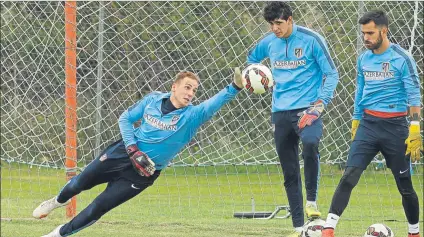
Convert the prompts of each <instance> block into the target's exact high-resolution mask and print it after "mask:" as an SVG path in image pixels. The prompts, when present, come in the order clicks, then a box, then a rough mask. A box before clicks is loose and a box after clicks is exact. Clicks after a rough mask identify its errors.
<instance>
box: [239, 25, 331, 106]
mask: <svg viewBox="0 0 424 237" xmlns="http://www.w3.org/2000/svg"><path fill="white" fill-rule="evenodd" d="M265 58H269V59H270V62H271V70H272V74H273V78H274V81H275V83H276V84H275V87H274V90H273V95H272V112H277V111H286V110H294V109H299V108H306V107H309V106H310V105H311V103H313V102H315V101H317V100H318V99H321V100H322V101H323V102H324V104H325V105H327V104H328V103H329V102H330V100H331V99H332V98H333V92H334V90H335V88H336V86H337V83H338V81H339V74H338V72H337V69H336V66H335V64H334V62H333V60H332V59H331V57H330V53H329V51H328V48H327V45H326V43H325V40H324V38H323V37H322V36H321V35H319V34H318V33H316V32H314V31H312V30H310V29H308V28H305V27H302V26H297V25H296V24H293V32H292V33H291V35H290V36H289V37H288V38H278V37H277V36H275V34H274V33H270V34H269V35H267V36H265V37H264V38H263V39H262V40H260V41H259V43H258V44H257V45H256V46H255V47H254V48H253V49H251V50H250V51H249V54H248V56H247V63H249V64H252V63H260V62H261V61H262V60H263V59H265ZM324 78H325V80H324Z"/></svg>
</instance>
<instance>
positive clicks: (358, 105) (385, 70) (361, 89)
mask: <svg viewBox="0 0 424 237" xmlns="http://www.w3.org/2000/svg"><path fill="white" fill-rule="evenodd" d="M356 80H357V85H356V95H355V107H354V112H353V119H357V120H359V119H361V117H362V114H363V112H364V109H369V110H374V111H379V112H406V111H407V109H408V105H409V106H420V103H421V101H420V98H421V95H420V93H421V92H420V82H419V77H418V71H417V66H416V63H415V60H414V58H413V57H412V56H411V55H410V54H409V53H408V51H406V50H404V49H403V48H401V47H400V46H399V45H397V44H392V43H391V44H390V47H389V48H388V49H387V50H386V51H385V52H384V53H382V54H374V53H373V52H372V50H366V51H365V52H364V53H362V54H361V55H360V56H359V57H358V60H357V77H356Z"/></svg>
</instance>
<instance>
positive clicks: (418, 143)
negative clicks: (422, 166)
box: [405, 121, 423, 162]
mask: <svg viewBox="0 0 424 237" xmlns="http://www.w3.org/2000/svg"><path fill="white" fill-rule="evenodd" d="M405 144H406V155H409V154H410V155H411V161H412V162H415V161H419V160H420V158H421V157H420V155H421V154H420V153H421V152H420V151H422V150H423V143H422V140H421V134H420V123H419V122H418V121H413V122H411V125H410V126H409V136H408V138H407V139H406V140H405Z"/></svg>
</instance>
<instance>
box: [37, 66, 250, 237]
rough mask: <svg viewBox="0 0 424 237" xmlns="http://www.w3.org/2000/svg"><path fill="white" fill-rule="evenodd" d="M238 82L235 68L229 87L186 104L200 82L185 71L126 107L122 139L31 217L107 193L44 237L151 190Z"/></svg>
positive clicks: (58, 236) (76, 227)
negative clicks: (84, 194) (91, 193)
mask: <svg viewBox="0 0 424 237" xmlns="http://www.w3.org/2000/svg"><path fill="white" fill-rule="evenodd" d="M241 81H242V79H241V72H240V69H239V68H235V72H234V82H233V83H232V84H230V85H228V86H227V87H225V88H224V89H223V90H221V91H220V92H219V93H218V94H216V95H215V96H213V97H212V98H210V99H208V100H206V101H204V102H203V103H201V104H199V105H197V106H194V105H192V104H191V101H192V99H193V97H194V96H195V94H196V91H197V89H198V87H199V78H198V77H197V75H196V74H194V73H192V72H188V71H184V72H180V73H178V74H177V75H176V79H175V81H174V82H173V84H172V88H171V92H170V93H161V92H152V93H150V94H148V95H147V96H145V97H144V98H143V99H142V100H140V101H138V102H137V103H136V104H134V105H133V106H131V107H130V108H129V109H127V110H126V111H125V112H124V113H122V115H121V116H120V118H119V128H120V131H121V136H122V139H121V140H119V141H116V142H114V143H112V144H111V145H109V147H107V148H106V149H105V150H104V151H103V152H102V153H101V154H100V155H99V156H98V157H97V158H96V159H94V160H93V161H92V162H91V163H90V164H89V165H88V166H87V167H86V168H85V169H84V171H82V172H81V173H80V174H79V175H77V176H75V177H73V178H72V179H71V180H70V181H69V182H68V183H67V184H66V185H65V186H64V187H63V189H62V190H61V191H60V192H59V194H58V195H57V196H55V197H53V198H52V199H50V200H47V201H44V202H43V203H41V204H40V205H39V206H38V207H37V208H36V209H35V210H34V212H33V216H34V217H35V218H44V217H46V216H47V215H48V214H49V213H50V212H51V211H53V210H54V209H56V208H58V207H61V206H65V205H66V204H67V203H68V202H69V201H70V199H71V198H72V197H73V196H75V195H77V194H79V193H80V192H81V191H84V190H88V189H91V188H92V187H94V186H96V185H99V184H102V183H107V187H106V189H105V190H104V191H103V192H102V193H101V194H99V195H98V196H97V197H96V198H95V199H94V201H93V202H92V203H91V204H90V205H88V206H87V207H86V208H85V209H84V210H82V211H81V212H80V213H79V214H78V215H77V216H75V217H74V218H73V219H72V220H71V221H70V222H68V223H66V224H64V225H60V226H58V227H57V228H56V229H54V230H53V231H52V232H51V233H49V234H47V235H45V236H43V237H63V236H69V235H72V234H75V233H76V232H78V231H80V230H82V229H84V228H86V227H88V226H90V225H92V224H94V223H95V222H96V221H97V220H99V219H100V218H101V217H102V216H103V215H104V214H106V213H107V212H108V211H110V210H112V209H113V208H115V207H117V206H119V205H121V204H122V203H124V202H126V201H128V200H130V199H131V198H133V197H135V196H136V195H138V194H139V193H141V192H142V191H143V190H145V189H146V188H147V187H149V186H151V185H152V184H153V183H154V181H155V180H156V179H157V178H158V177H159V175H160V173H161V171H162V170H163V169H164V168H165V167H166V166H167V165H168V163H169V162H170V161H171V160H172V159H173V158H174V157H175V156H176V155H177V153H178V152H180V151H181V150H182V149H183V148H184V147H185V145H187V143H188V142H190V140H191V139H192V138H193V137H194V135H195V134H196V131H197V129H198V128H199V127H200V126H201V125H202V124H204V123H205V122H207V121H208V120H210V119H211V118H212V116H213V115H214V114H215V113H216V112H217V111H218V110H219V109H220V108H221V107H222V106H224V105H225V104H226V103H227V102H229V101H230V100H232V99H233V98H235V96H236V95H237V93H238V92H239V91H240V90H241V88H242V87H243V85H242V82H241ZM140 119H141V120H142V123H141V125H140V127H138V128H134V127H133V124H134V123H135V122H136V121H138V120H140Z"/></svg>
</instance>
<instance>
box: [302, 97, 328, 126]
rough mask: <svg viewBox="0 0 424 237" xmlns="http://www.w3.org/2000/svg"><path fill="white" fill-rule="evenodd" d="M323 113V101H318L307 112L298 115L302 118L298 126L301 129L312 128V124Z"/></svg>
mask: <svg viewBox="0 0 424 237" xmlns="http://www.w3.org/2000/svg"><path fill="white" fill-rule="evenodd" d="M322 112H324V103H323V102H322V101H321V100H318V101H317V102H315V103H314V104H313V105H312V106H311V107H309V108H308V109H307V110H305V111H302V112H300V113H298V114H297V115H298V116H300V117H299V121H298V122H297V126H298V127H299V129H303V128H304V127H306V126H307V125H308V126H311V125H312V123H313V122H314V121H315V120H317V119H318V118H319V116H321V114H322Z"/></svg>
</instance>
